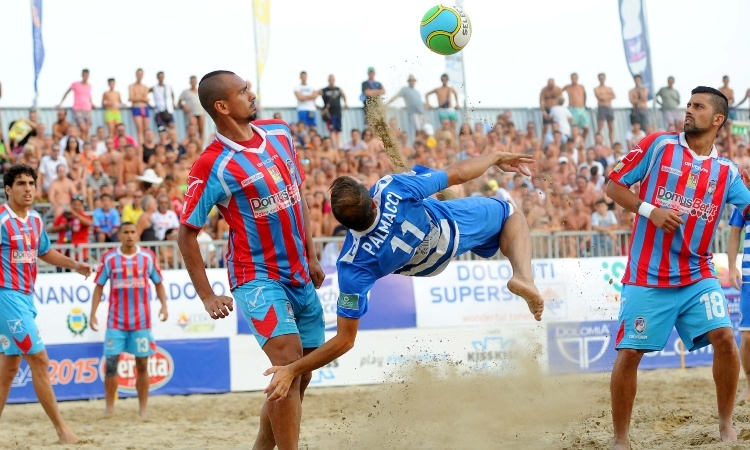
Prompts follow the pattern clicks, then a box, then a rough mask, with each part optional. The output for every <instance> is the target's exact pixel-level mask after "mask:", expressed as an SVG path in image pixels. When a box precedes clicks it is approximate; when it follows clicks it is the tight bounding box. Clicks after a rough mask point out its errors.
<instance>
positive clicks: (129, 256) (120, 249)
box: [117, 245, 141, 258]
mask: <svg viewBox="0 0 750 450" xmlns="http://www.w3.org/2000/svg"><path fill="white" fill-rule="evenodd" d="M140 251H141V247H140V246H138V245H136V246H135V253H133V254H132V255H126V254H125V253H123V252H122V245H120V246H118V247H117V254H118V255H120V256H124V257H125V258H132V257H133V256H135V255H137V254H138V252H140Z"/></svg>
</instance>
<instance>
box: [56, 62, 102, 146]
mask: <svg viewBox="0 0 750 450" xmlns="http://www.w3.org/2000/svg"><path fill="white" fill-rule="evenodd" d="M71 91H72V92H73V115H74V116H75V120H76V124H78V127H79V128H80V129H81V134H82V135H83V138H84V139H85V140H88V138H89V128H90V127H91V110H92V109H94V102H93V99H92V97H91V84H89V69H83V70H82V71H81V81H76V82H74V83H73V84H71V85H70V87H69V88H68V90H67V91H65V94H64V95H63V98H62V100H60V103H59V104H58V105H57V107H58V108H60V107H62V103H63V102H64V101H65V98H66V97H67V96H68V94H70V92H71Z"/></svg>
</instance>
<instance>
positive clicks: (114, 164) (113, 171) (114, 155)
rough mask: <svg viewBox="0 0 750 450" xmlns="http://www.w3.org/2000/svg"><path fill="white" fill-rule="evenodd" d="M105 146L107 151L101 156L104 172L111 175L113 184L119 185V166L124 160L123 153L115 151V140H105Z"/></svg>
mask: <svg viewBox="0 0 750 450" xmlns="http://www.w3.org/2000/svg"><path fill="white" fill-rule="evenodd" d="M104 146H105V149H106V151H105V152H104V154H102V155H100V156H99V161H100V162H101V163H102V168H103V169H104V172H106V174H107V175H109V178H110V180H111V181H112V184H117V174H118V166H119V164H120V160H121V159H122V152H120V151H119V150H115V140H114V139H112V138H107V139H105V140H104Z"/></svg>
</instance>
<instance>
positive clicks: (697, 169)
mask: <svg viewBox="0 0 750 450" xmlns="http://www.w3.org/2000/svg"><path fill="white" fill-rule="evenodd" d="M684 165H685V167H690V171H691V172H698V173H700V172H703V173H708V169H706V168H705V167H703V166H701V165H700V164H693V163H691V162H690V161H685V164H684Z"/></svg>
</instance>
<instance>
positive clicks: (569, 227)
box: [560, 180, 591, 258]
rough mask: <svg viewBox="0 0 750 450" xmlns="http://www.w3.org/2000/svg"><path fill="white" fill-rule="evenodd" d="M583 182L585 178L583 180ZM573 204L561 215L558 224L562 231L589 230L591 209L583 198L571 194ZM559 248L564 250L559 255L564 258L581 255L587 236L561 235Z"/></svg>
mask: <svg viewBox="0 0 750 450" xmlns="http://www.w3.org/2000/svg"><path fill="white" fill-rule="evenodd" d="M584 182H585V180H584ZM573 195H574V197H573V205H572V208H570V210H568V212H567V213H566V214H565V215H563V216H562V218H561V220H560V226H561V227H562V230H563V231H591V209H590V208H587V207H586V206H585V205H584V203H583V198H581V197H580V196H576V195H575V194H573ZM561 239H562V244H563V245H562V246H561V248H562V249H563V251H564V252H565V253H564V254H563V255H560V256H562V257H565V258H576V257H579V256H583V255H584V254H585V252H586V249H587V248H588V237H587V236H563V237H561Z"/></svg>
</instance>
